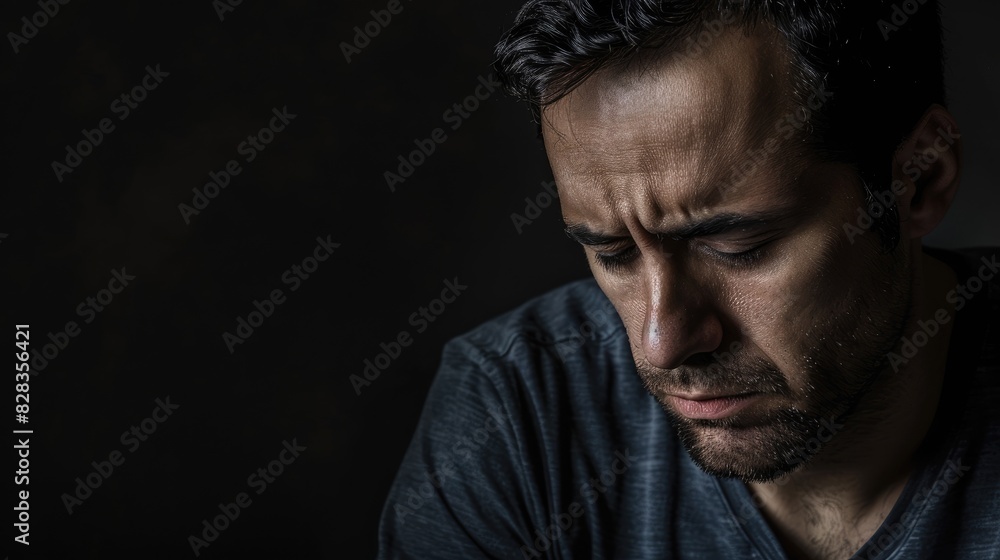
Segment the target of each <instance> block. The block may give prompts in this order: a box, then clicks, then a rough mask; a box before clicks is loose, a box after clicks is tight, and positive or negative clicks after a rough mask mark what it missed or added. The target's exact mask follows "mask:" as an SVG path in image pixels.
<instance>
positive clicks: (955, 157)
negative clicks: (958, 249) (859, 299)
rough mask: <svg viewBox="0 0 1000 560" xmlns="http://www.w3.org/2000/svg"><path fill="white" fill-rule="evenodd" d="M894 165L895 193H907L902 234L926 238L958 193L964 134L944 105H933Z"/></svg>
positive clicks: (902, 209)
mask: <svg viewBox="0 0 1000 560" xmlns="http://www.w3.org/2000/svg"><path fill="white" fill-rule="evenodd" d="M892 164H893V165H892V178H893V190H894V191H895V192H900V191H903V192H902V194H901V195H900V196H899V199H898V203H899V221H900V226H901V227H902V231H901V232H900V235H901V236H902V237H903V238H904V239H914V238H919V237H923V236H925V235H927V234H928V233H930V232H931V231H933V230H934V228H936V227H937V225H938V224H939V223H941V220H942V219H944V216H945V214H947V213H948V208H950V207H951V201H952V199H953V198H955V192H956V191H957V190H958V182H959V173H960V171H961V168H962V135H961V133H960V132H959V129H958V124H957V123H956V122H955V117H954V116H952V114H951V113H950V112H948V110H947V109H945V108H944V107H942V106H941V105H938V104H936V103H935V104H934V105H931V106H930V107H929V108H928V109H927V112H925V113H924V115H923V117H921V118H920V122H918V123H917V126H916V127H914V129H913V132H911V133H910V136H909V137H907V139H906V140H905V141H904V142H903V144H902V145H901V146H900V147H899V149H897V150H896V154H895V155H894V156H893V161H892ZM903 185H905V191H904V190H903V189H904V187H903Z"/></svg>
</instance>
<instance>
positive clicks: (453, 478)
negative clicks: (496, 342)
mask: <svg viewBox="0 0 1000 560" xmlns="http://www.w3.org/2000/svg"><path fill="white" fill-rule="evenodd" d="M503 369H504V366H503V364H502V363H501V360H500V359H499V358H497V357H496V356H488V355H487V354H486V353H484V352H483V351H481V350H480V349H478V348H477V347H476V346H475V345H474V344H472V343H471V342H469V341H467V340H463V339H456V340H453V341H451V342H449V343H448V344H447V345H446V346H445V349H444V352H443V354H442V361H441V366H440V369H439V370H438V373H437V376H436V377H435V379H434V382H433V383H432V385H431V389H430V392H429V394H428V397H427V401H426V403H425V405H424V409H423V412H422V414H421V417H420V421H419V423H418V425H417V429H416V432H415V434H414V436H413V439H412V441H411V442H410V446H409V448H408V449H407V452H406V454H405V456H404V458H403V462H402V465H401V466H400V469H399V472H398V473H397V475H396V479H395V481H394V483H393V485H392V488H391V489H390V492H389V496H388V499H387V501H386V504H385V507H384V509H383V512H382V518H381V523H380V527H379V556H378V557H379V558H380V559H383V560H389V559H403V558H421V559H423V558H436V559H437V558H440V559H452V558H454V559H461V560H469V559H474V558H522V557H523V554H522V551H521V548H522V547H523V546H528V547H530V544H528V543H531V540H530V539H531V537H530V535H531V531H532V528H533V527H534V526H535V523H534V521H533V518H536V517H537V516H536V515H532V513H531V512H536V513H537V512H541V511H542V507H541V501H540V498H539V492H538V490H537V489H536V488H534V487H533V484H532V481H531V480H530V477H529V476H528V475H527V473H528V472H530V469H527V468H525V467H526V462H525V460H524V458H523V455H524V453H523V447H524V442H523V441H522V440H524V439H525V436H524V435H523V434H519V433H518V432H519V431H523V427H522V429H521V430H518V429H516V428H515V426H517V425H519V424H518V422H516V421H514V419H515V418H518V417H519V410H518V409H519V408H520V406H519V405H518V402H519V399H518V396H519V395H518V394H517V393H518V390H517V388H516V387H514V386H513V385H514V384H513V383H511V382H510V381H509V380H508V381H506V382H504V379H509V378H505V377H504V376H503V375H502V370H503ZM532 556H533V557H537V556H538V555H537V553H536V554H532Z"/></svg>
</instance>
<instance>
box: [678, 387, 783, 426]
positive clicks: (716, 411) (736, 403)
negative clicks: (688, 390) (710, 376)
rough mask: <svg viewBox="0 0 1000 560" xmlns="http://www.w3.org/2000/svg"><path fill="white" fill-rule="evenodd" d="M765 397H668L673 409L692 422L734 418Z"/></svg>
mask: <svg viewBox="0 0 1000 560" xmlns="http://www.w3.org/2000/svg"><path fill="white" fill-rule="evenodd" d="M762 396H763V395H762V394H761V393H741V394H735V395H710V394H701V393H696V394H684V395H667V401H668V402H669V403H670V406H671V408H673V409H674V410H676V411H677V412H678V413H679V414H681V415H682V416H685V417H687V418H690V419H691V420H718V419H720V418H726V417H727V416H732V415H734V414H736V413H737V412H739V411H741V410H743V409H744V408H746V407H748V406H750V405H751V404H753V403H754V402H756V401H757V400H759V398H760V397H762Z"/></svg>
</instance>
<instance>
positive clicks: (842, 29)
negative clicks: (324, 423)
mask: <svg viewBox="0 0 1000 560" xmlns="http://www.w3.org/2000/svg"><path fill="white" fill-rule="evenodd" d="M746 4H747V5H746V6H744V5H743V3H741V2H721V3H717V2H695V1H675V2H669V1H663V2H651V1H635V2H629V1H626V0H619V1H616V2H604V1H597V0H594V1H586V0H576V1H559V0H531V1H529V2H528V4H527V5H526V6H525V7H524V8H523V9H522V10H521V12H520V13H519V15H518V17H517V20H516V22H515V24H514V26H513V28H512V29H511V30H510V31H509V32H508V33H507V34H506V35H505V37H504V38H503V40H502V41H501V43H500V45H499V46H498V62H497V66H498V71H499V73H500V76H501V80H502V81H503V83H504V84H505V85H506V87H507V88H508V90H509V91H511V92H512V93H514V94H515V95H517V96H518V97H520V98H522V99H525V100H526V101H528V103H529V105H530V106H531V107H532V109H533V112H534V114H535V116H536V117H537V119H538V122H539V123H540V132H541V136H542V139H543V141H544V145H545V150H546V153H547V155H548V158H549V162H550V164H551V167H552V170H553V174H554V178H555V182H556V185H557V188H558V192H559V198H560V204H561V208H562V213H563V218H564V220H565V222H566V224H567V233H568V234H569V235H570V237H572V238H573V239H575V240H576V241H578V242H579V243H581V244H582V245H583V246H584V248H585V252H586V255H587V258H588V261H589V263H590V265H591V269H592V271H593V274H594V280H593V281H586V282H578V283H574V284H571V285H569V286H566V287H564V288H561V289H559V290H556V291H554V292H552V293H549V294H547V295H545V296H543V297H541V298H539V299H537V300H535V301H532V302H529V303H528V304H526V305H525V306H523V307H521V308H519V309H518V310H515V311H513V312H511V313H509V314H507V315H504V316H502V317H500V318H498V319H496V320H494V321H491V322H489V323H487V324H486V325H484V326H482V327H480V328H479V329H476V330H474V331H473V332H471V333H468V334H467V335H465V336H462V337H459V338H458V339H457V340H455V341H453V342H452V343H450V344H449V346H448V347H447V348H446V350H445V352H444V356H443V362H442V365H441V370H440V372H439V374H438V377H437V378H436V381H435V383H434V385H433V387H432V389H431V392H430V395H429V397H428V401H427V404H426V407H425V410H424V413H423V416H422V418H421V421H420V424H419V426H418V427H417V431H416V434H415V436H414V439H413V442H412V443H411V446H410V449H409V450H408V452H407V455H406V458H405V459H404V462H403V465H402V467H401V469H400V472H399V475H398V477H397V480H396V482H395V485H394V487H393V489H392V491H391V493H390V495H389V498H388V500H387V502H386V506H385V511H384V514H383V518H382V525H381V531H380V545H381V556H382V557H384V558H590V557H601V558H630V559H631V558H706V559H714V558H808V559H827V558H831V559H832V558H837V559H843V558H852V557H853V558H890V557H891V558H917V557H920V558H998V557H1000V444H998V443H997V441H998V440H997V438H998V437H1000V417H998V411H997V408H998V407H997V405H998V404H1000V390H998V376H1000V372H998V364H997V355H998V347H997V346H998V345H997V342H998V338H1000V336H998V331H997V323H996V316H997V312H998V311H1000V309H998V308H1000V282H998V280H1000V276H998V272H1000V264H998V261H997V252H996V251H995V250H988V249H987V250H980V251H965V252H961V253H958V252H948V251H941V250H932V249H927V248H924V247H923V246H922V243H921V238H922V237H923V236H925V235H927V234H928V233H930V232H931V231H933V229H934V228H935V227H936V226H937V225H938V223H939V222H940V221H941V220H942V219H943V218H944V216H945V214H946V212H947V210H948V207H949V205H950V202H951V200H952V198H953V197H954V195H955V192H956V189H957V187H958V183H959V172H960V170H961V133H960V131H959V128H958V125H957V124H956V122H955V120H954V118H953V117H952V115H951V114H950V113H949V112H948V110H947V109H946V108H945V106H944V102H945V100H944V88H943V85H942V82H943V80H942V72H941V37H940V21H939V16H938V12H937V10H938V9H937V6H936V4H935V3H934V2H933V0H926V1H921V2H917V1H909V2H903V3H902V4H901V6H894V5H892V4H890V3H886V2H853V3H851V5H849V6H843V5H841V3H840V2H812V3H805V2H795V1H786V2H758V3H752V5H751V3H746ZM897 12H898V14H897ZM900 15H901V16H902V17H900Z"/></svg>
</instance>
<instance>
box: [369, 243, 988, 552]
mask: <svg viewBox="0 0 1000 560" xmlns="http://www.w3.org/2000/svg"><path fill="white" fill-rule="evenodd" d="M927 251H928V252H929V253H932V254H934V256H936V257H937V258H939V259H942V260H945V261H946V262H948V263H949V264H950V265H951V266H952V267H953V268H954V269H955V270H956V274H957V276H958V278H959V279H960V280H962V279H967V278H971V277H975V276H976V275H977V274H982V271H983V270H985V273H986V274H987V275H990V274H992V276H990V278H991V280H987V281H986V282H984V283H982V284H981V288H980V289H979V290H977V291H976V293H975V295H974V297H973V298H972V299H969V300H967V301H965V302H964V303H963V305H962V309H960V310H958V311H957V313H956V316H955V318H954V320H955V325H954V327H953V329H954V330H953V332H952V339H951V341H952V342H951V351H950V353H949V362H948V370H947V374H946V379H945V389H944V393H943V395H942V399H941V404H940V406H939V409H938V413H937V415H936V417H935V421H934V425H933V426H932V428H931V431H930V433H928V435H927V437H926V439H925V441H924V444H923V446H922V447H921V449H920V451H919V452H918V454H917V457H916V459H917V467H916V469H915V470H914V473H913V475H912V476H911V478H910V480H909V481H908V483H907V485H906V487H905V489H904V490H903V493H902V495H901V496H900V497H899V499H898V501H897V503H896V505H895V507H894V508H893V509H892V511H891V512H890V513H889V515H888V517H887V518H886V519H885V522H884V523H883V524H882V526H881V528H880V529H879V530H878V531H877V532H876V533H875V535H873V536H872V538H871V539H870V540H869V541H868V543H867V544H865V546H864V547H862V549H861V550H859V551H858V552H857V553H856V554H855V555H854V557H853V558H858V559H869V558H871V559H874V558H878V559H902V558H907V559H908V558H963V559H964V558H976V559H980V558H982V559H988V558H1000V371H998V370H1000V368H998V341H1000V329H998V324H997V323H998V313H1000V272H996V271H995V268H990V267H996V262H997V261H996V255H997V253H998V251H997V250H994V249H985V250H978V251H973V250H969V251H965V252H962V253H953V252H944V251H936V250H932V249H928V250H927ZM991 256H992V261H991V260H990V259H991ZM990 263H992V264H990ZM987 265H989V266H987ZM991 271H993V272H991ZM981 278H983V279H985V277H984V276H981ZM971 287H972V286H970V288H971ZM379 547H380V551H379V558H383V559H389V558H421V559H426V558H433V559H451V558H454V559H461V560H469V559H473V558H614V559H619V558H621V559H646V558H649V559H653V558H656V559H666V558H683V559H706V560H708V559H711V560H715V559H729V558H759V559H783V558H786V555H785V553H784V551H783V550H782V547H781V545H780V543H779V541H778V539H777V538H776V537H775V535H774V532H773V531H772V530H771V528H770V527H769V526H768V524H767V522H766V521H765V519H764V517H763V516H762V515H761V512H760V511H759V509H758V508H757V506H756V505H755V504H754V498H753V497H752V495H751V493H750V492H749V490H748V489H747V488H746V486H745V485H744V484H743V483H742V482H740V481H739V480H735V479H722V478H716V477H713V476H710V475H708V474H706V473H705V472H703V471H701V470H700V469H699V468H698V467H697V466H695V464H694V463H693V462H692V461H691V459H690V457H689V456H688V454H687V452H686V451H685V449H684V448H683V446H682V445H681V443H680V442H679V441H678V439H677V436H676V434H675V432H674V430H673V429H672V427H671V425H670V422H669V420H668V418H667V416H666V415H665V413H664V412H663V410H662V408H661V407H660V405H659V404H658V403H657V402H656V400H655V399H654V398H653V397H652V396H651V395H650V394H649V393H647V392H646V390H645V389H644V388H643V387H642V385H641V383H640V381H639V378H638V375H637V374H636V372H635V366H634V363H633V361H632V355H631V352H630V351H629V344H628V338H627V336H626V333H625V330H624V328H623V326H622V324H621V321H620V320H619V318H618V316H617V314H616V313H615V311H614V309H613V307H612V306H611V304H610V302H608V300H607V299H606V298H605V297H604V294H603V293H602V292H601V291H600V289H599V288H598V287H597V285H596V283H595V282H594V281H593V280H586V281H579V282H575V283H572V284H569V285H567V286H564V287H562V288H559V289H557V290H555V291H553V292H550V293H548V294H546V295H544V296H542V297H540V298H537V299H535V300H532V301H530V302H528V303H526V304H525V305H523V306H521V307H519V308H518V309H516V310H514V311H512V312H510V313H507V314H505V315H503V316H500V317H498V318H496V319H494V320H492V321H490V322H488V323H486V324H484V325H482V326H480V327H478V328H477V329H475V330H473V331H471V332H469V333H467V334H465V335H463V336H460V337H458V338H456V339H455V340H453V341H451V342H450V343H449V344H448V345H447V346H446V347H445V350H444V353H443V357H442V363H441V367H440V370H439V372H438V375H437V377H436V379H435V381H434V384H433V386H432V387H431V390H430V393H429V395H428V397H427V402H426V405H425V408H424V411H423V414H422V416H421V418H420V422H419V424H418V425H417V428H416V432H415V434H414V437H413V440H412V442H411V444H410V447H409V449H408V451H407V453H406V456H405V458H404V459H403V463H402V465H401V467H400V470H399V473H398V475H397V477H396V480H395V482H394V484H393V486H392V489H391V491H390V493H389V496H388V499H387V501H386V504H385V510H384V512H383V515H382V520H381V526H380V530H379Z"/></svg>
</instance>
